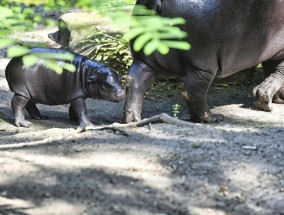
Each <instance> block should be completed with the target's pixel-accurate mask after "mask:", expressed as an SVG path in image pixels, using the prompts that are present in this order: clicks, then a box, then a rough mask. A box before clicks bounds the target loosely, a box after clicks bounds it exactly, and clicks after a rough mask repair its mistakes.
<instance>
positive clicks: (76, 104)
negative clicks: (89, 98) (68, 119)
mask: <svg viewBox="0 0 284 215" xmlns="http://www.w3.org/2000/svg"><path fill="white" fill-rule="evenodd" d="M69 110H72V111H73V113H72V114H74V118H73V119H78V120H77V123H78V125H79V127H78V128H77V130H78V131H84V130H85V128H86V127H87V126H92V125H93V124H92V123H91V122H90V120H89V117H88V115H87V108H86V103H85V99H84V98H78V99H75V100H74V101H72V102H71V107H70V109H69Z"/></svg>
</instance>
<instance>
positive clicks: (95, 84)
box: [87, 66, 125, 102]
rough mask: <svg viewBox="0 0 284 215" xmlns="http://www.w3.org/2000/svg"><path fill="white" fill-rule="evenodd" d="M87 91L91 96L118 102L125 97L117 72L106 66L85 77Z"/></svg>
mask: <svg viewBox="0 0 284 215" xmlns="http://www.w3.org/2000/svg"><path fill="white" fill-rule="evenodd" d="M87 84H88V87H87V88H88V93H89V96H90V97H91V98H95V99H96V98H100V99H103V100H107V101H112V102H119V101H121V100H122V99H124V97H125V90H124V89H123V87H122V85H121V83H120V78H119V76H118V74H117V73H116V72H114V71H112V70H111V69H109V68H108V67H105V66H103V67H101V68H99V69H98V71H97V72H96V74H94V75H92V76H90V77H88V78H87Z"/></svg>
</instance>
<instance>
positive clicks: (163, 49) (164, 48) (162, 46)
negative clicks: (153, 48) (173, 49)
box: [157, 42, 170, 55]
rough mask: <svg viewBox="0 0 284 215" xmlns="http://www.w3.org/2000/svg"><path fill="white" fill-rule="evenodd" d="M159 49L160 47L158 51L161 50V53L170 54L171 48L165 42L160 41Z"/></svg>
mask: <svg viewBox="0 0 284 215" xmlns="http://www.w3.org/2000/svg"><path fill="white" fill-rule="evenodd" d="M157 49H158V51H159V52H160V53H161V54H163V55H166V54H168V53H169V51H170V48H169V47H168V46H167V45H165V44H164V43H162V42H160V43H159V45H158V48H157Z"/></svg>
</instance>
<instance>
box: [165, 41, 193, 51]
mask: <svg viewBox="0 0 284 215" xmlns="http://www.w3.org/2000/svg"><path fill="white" fill-rule="evenodd" d="M163 43H164V44H166V45H167V46H169V47H170V48H174V49H180V50H189V49H190V48H191V46H190V44H189V43H188V42H185V41H169V40H163Z"/></svg>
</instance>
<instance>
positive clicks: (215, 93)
mask: <svg viewBox="0 0 284 215" xmlns="http://www.w3.org/2000/svg"><path fill="white" fill-rule="evenodd" d="M53 31H54V29H50V32H53ZM39 32H41V35H43V38H42V39H43V40H46V41H47V42H49V43H50V42H51V41H49V40H48V38H47V33H50V32H43V31H42V30H39V31H38V32H33V33H31V37H34V35H35V34H36V35H40V34H39ZM51 45H52V44H51ZM53 45H54V44H53ZM7 63H8V59H6V58H4V56H3V53H2V55H1V57H0V100H1V102H0V118H1V121H0V165H1V169H0V214H1V215H11V214H12V215H40V214H41V215H53V214H54V215H59V214H60V215H79V214H80V215H97V214H99V215H108V214H111V215H117V214H127V215H136V214H137V215H148V214H149V215H152V214H155V215H179V214H180V215H225V214H226V215H284V105H276V104H275V105H274V110H273V112H271V113H267V112H262V111H257V110H254V109H253V105H252V104H253V99H252V98H251V96H250V93H251V89H252V87H253V86H241V85H234V84H231V85H229V87H228V88H222V87H221V88H220V87H216V86H212V88H211V90H210V93H209V96H208V97H209V98H208V99H209V104H210V105H211V106H212V111H213V112H215V113H222V114H223V115H224V116H225V120H224V122H222V123H219V124H210V125H204V124H191V125H190V126H189V127H178V126H174V125H168V124H162V123H159V124H153V125H151V126H145V127H142V128H135V129H134V128H133V129H130V130H129V134H130V135H129V136H125V135H123V134H121V133H119V132H116V133H114V132H113V131H106V130H105V131H87V132H84V133H80V134H78V133H75V132H74V128H76V125H75V124H72V123H70V122H69V119H68V113H67V112H68V106H67V105H62V106H43V105H39V109H40V110H41V112H42V114H43V115H45V116H48V117H49V119H47V120H39V121H36V120H31V121H32V122H33V126H32V127H30V128H17V127H15V126H14V125H13V116H12V112H11V106H10V102H11V98H12V93H11V92H10V91H9V89H8V85H7V82H6V79H5V77H4V69H5V66H6V65H7ZM157 89H159V88H158V87H157V88H156V90H155V91H153V90H152V91H151V92H150V93H149V94H148V95H147V96H146V99H145V103H144V109H143V117H150V116H153V115H155V114H159V113H162V112H165V113H168V114H170V115H172V105H173V104H176V103H178V104H181V106H182V107H181V110H180V112H181V113H180V118H185V117H186V116H187V108H186V106H185V104H184V102H183V101H182V99H181V97H180V96H179V92H178V90H173V89H169V90H166V91H163V92H160V91H159V90H157ZM123 105H124V102H121V103H111V102H105V101H95V100H87V107H88V111H89V116H90V118H91V121H92V122H93V123H94V124H96V125H102V124H110V123H112V122H119V121H120V120H121V118H122V111H123ZM27 118H29V116H27Z"/></svg>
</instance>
